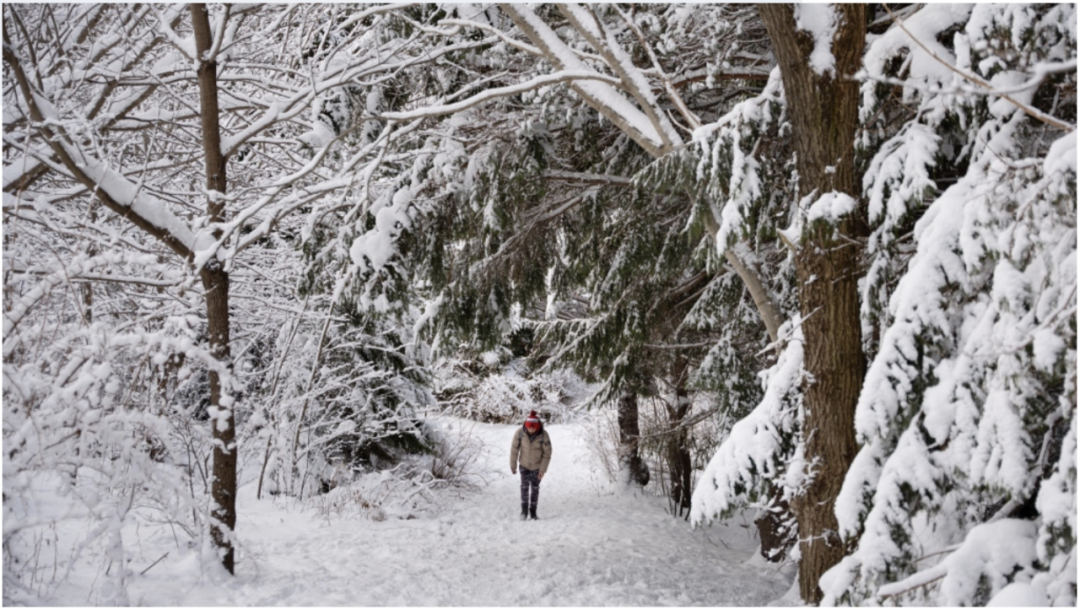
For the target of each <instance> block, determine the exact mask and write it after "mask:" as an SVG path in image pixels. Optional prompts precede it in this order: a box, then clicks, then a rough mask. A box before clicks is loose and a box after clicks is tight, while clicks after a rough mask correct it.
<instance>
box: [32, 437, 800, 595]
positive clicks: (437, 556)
mask: <svg viewBox="0 0 1080 610" xmlns="http://www.w3.org/2000/svg"><path fill="white" fill-rule="evenodd" d="M437 425H439V426H440V428H442V429H443V430H444V432H445V433H446V434H449V435H455V434H462V433H464V434H466V435H468V436H469V437H471V438H473V439H476V440H477V441H479V443H480V454H479V455H480V457H479V460H478V462H477V466H476V472H477V474H478V475H479V476H478V477H477V479H476V480H477V482H478V484H477V486H476V487H475V489H472V490H470V489H468V488H460V489H450V490H445V491H442V492H439V494H438V496H437V498H438V501H437V504H438V509H437V510H435V511H425V510H415V509H413V508H411V507H410V506H408V505H402V506H392V507H391V506H386V507H383V508H382V509H380V510H379V511H361V510H360V509H359V507H357V506H356V504H355V502H354V504H352V505H351V506H350V505H347V504H337V505H336V506H337V508H336V509H334V508H333V506H332V505H331V503H330V502H329V500H327V498H328V497H329V496H316V498H314V499H313V500H312V501H309V502H306V503H302V504H301V503H298V502H297V501H295V500H292V499H285V498H284V497H282V496H266V495H264V497H263V499H262V500H256V499H255V490H256V483H257V479H258V469H257V466H252V465H250V464H249V465H247V466H246V468H245V469H244V471H243V474H242V477H241V479H242V481H244V483H242V485H241V488H240V495H239V501H238V514H239V519H238V524H237V536H238V537H239V543H240V546H239V551H238V555H237V558H238V562H237V569H236V575H235V577H228V576H226V575H225V574H224V573H222V572H221V571H220V569H219V568H218V567H217V566H216V565H215V564H214V562H213V561H212V560H207V555H206V554H205V553H204V552H201V551H200V549H191V548H186V547H183V548H177V544H176V543H175V542H174V538H173V536H172V534H170V533H169V528H168V527H152V526H147V524H146V523H143V524H142V526H141V528H136V527H134V526H133V525H130V524H128V525H127V526H126V527H125V529H124V530H123V537H124V540H125V546H126V547H127V548H128V549H133V550H134V552H131V553H129V556H128V557H127V560H128V570H129V572H128V575H127V578H126V584H127V598H128V600H129V601H130V602H131V603H132V604H136V605H150V606H178V605H179V606H248V605H255V606H299V605H303V606H384V605H390V606H418V605H420V606H447V605H469V606H546V605H559V606H566V605H569V606H668V605H674V606H691V605H706V606H747V605H749V606H758V605H764V604H766V603H769V602H772V601H776V600H781V598H782V596H783V595H784V594H785V592H787V591H788V590H789V586H790V584H791V574H790V572H791V570H790V566H787V567H784V568H781V567H778V566H776V565H773V564H768V563H764V562H762V561H760V560H758V559H754V558H755V557H756V556H757V553H756V545H757V543H756V541H755V540H754V539H752V538H751V535H750V532H752V531H754V530H753V528H752V527H751V528H749V529H747V528H745V527H743V526H741V525H740V524H738V523H734V524H731V525H727V526H724V525H715V526H712V527H709V528H698V529H692V528H691V527H690V525H689V524H688V523H687V522H685V521H683V520H681V519H678V518H675V517H672V516H671V515H670V514H668V513H667V512H666V507H667V502H666V500H665V499H664V498H660V497H655V496H646V497H639V496H638V495H636V494H633V493H626V492H624V491H622V490H616V489H614V488H613V487H612V484H611V483H609V482H608V481H607V480H606V479H602V478H601V476H600V475H598V474H597V472H598V470H596V469H595V468H594V467H593V462H592V460H593V459H594V458H592V456H591V453H590V443H591V442H593V441H591V440H590V439H588V438H586V433H585V430H587V427H586V426H583V425H581V424H565V425H550V426H548V430H549V433H550V434H551V437H552V442H553V445H554V454H553V458H552V462H551V467H550V469H549V471H548V473H547V476H546V477H545V479H544V482H543V484H542V486H541V494H540V503H539V509H538V514H539V517H540V520H539V521H535V522H531V521H530V522H522V521H520V520H519V519H518V513H519V507H520V504H519V495H518V493H519V487H518V486H519V479H518V477H517V476H514V475H511V474H510V472H509V444H510V438H511V436H512V435H513V433H514V430H515V428H516V426H513V425H494V424H477V423H472V422H469V421H466V420H458V419H442V420H438V424H437ZM354 489H355V492H354V493H355V494H356V495H355V496H354V498H355V501H356V502H358V501H359V498H360V496H359V494H360V493H361V489H360V488H359V487H357V488H350V489H348V490H341V489H339V490H335V492H333V493H337V492H344V493H342V494H340V495H338V496H335V497H337V498H339V499H340V498H342V497H346V496H347V495H348V493H351V492H353V490H354ZM320 506H321V507H322V508H321V509H320ZM328 507H330V508H329V509H328ZM77 521H78V520H74V521H68V522H67V524H68V526H70V525H73V524H75V525H77V523H76V522H77ZM129 521H130V519H129ZM165 553H168V555H167V556H165V558H164V559H162V560H161V561H160V562H159V563H157V564H156V565H154V566H153V567H151V568H149V569H147V568H148V567H149V566H150V565H151V564H152V563H153V562H154V561H155V560H157V559H159V558H161V557H162V556H163V555H164V554H165ZM113 569H114V570H115V569H116V568H115V567H114V568H113ZM104 570H105V567H104V566H89V565H85V564H80V566H79V567H78V568H77V569H76V572H75V573H74V574H73V577H72V578H71V579H70V580H71V583H72V584H68V585H64V586H63V587H61V588H60V589H59V590H58V591H56V593H55V596H53V597H49V598H39V599H37V600H31V599H27V600H25V601H27V602H31V603H33V602H38V603H47V604H49V605H72V604H74V605H83V604H87V603H95V602H96V601H98V600H97V599H95V598H88V597H87V596H88V594H89V591H90V589H89V586H90V584H91V583H92V582H93V581H94V579H95V578H101V577H103V574H102V573H103V572H104ZM143 570H146V573H145V574H144V575H139V573H140V572H142V571H143ZM99 584H100V582H99ZM94 595H96V594H94ZM781 601H783V600H781ZM791 602H792V600H787V602H786V603H791Z"/></svg>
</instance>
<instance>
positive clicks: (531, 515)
mask: <svg viewBox="0 0 1080 610" xmlns="http://www.w3.org/2000/svg"><path fill="white" fill-rule="evenodd" d="M522 518H523V519H524V516H522ZM529 518H530V519H532V520H533V521H536V520H537V519H539V517H537V516H536V507H535V506H530V507H529Z"/></svg>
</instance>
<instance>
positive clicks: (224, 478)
mask: <svg viewBox="0 0 1080 610" xmlns="http://www.w3.org/2000/svg"><path fill="white" fill-rule="evenodd" d="M188 8H189V10H190V12H191V25H192V31H193V33H194V34H195V51H196V53H197V54H198V62H199V63H198V65H199V67H198V71H197V78H198V83H199V112H200V115H201V118H202V139H203V154H204V156H205V160H206V190H207V212H208V214H209V217H210V222H222V221H223V220H225V214H224V212H225V193H226V186H227V181H226V173H225V168H226V163H227V159H226V158H225V156H224V155H223V154H222V152H221V127H220V125H219V124H218V117H219V113H220V111H219V109H218V86H217V63H216V62H215V61H214V60H213V58H212V57H209V53H210V49H211V48H212V46H213V32H212V31H211V29H210V16H209V14H208V13H207V9H206V6H205V5H202V4H191V5H189V6H188ZM226 10H227V9H226ZM222 18H223V19H224V18H227V14H226V15H225V16H223V17H222ZM219 234H220V233H219V232H215V237H217V236H218V235H219ZM200 276H201V279H202V283H203V289H204V290H205V291H206V324H207V331H208V334H209V341H210V354H211V356H212V357H213V358H214V360H216V361H217V362H218V363H220V365H221V367H222V368H223V369H224V370H229V369H230V368H231V363H230V362H229V359H230V353H229V274H228V272H227V271H225V267H224V265H223V263H222V261H220V260H218V259H217V258H215V259H213V260H211V261H209V262H208V263H207V264H206V265H205V266H204V267H203V269H202V271H201V273H200ZM226 386H227V382H226V383H223V380H222V376H221V374H220V373H219V371H218V370H217V369H216V368H211V369H210V407H211V409H212V411H211V413H214V417H212V418H211V420H210V421H211V434H212V437H213V439H214V458H213V459H214V464H213V478H212V482H211V486H210V495H211V496H212V497H213V500H214V507H213V509H212V510H211V517H212V522H211V524H210V536H211V538H212V539H213V541H214V545H215V546H217V547H218V549H219V552H220V553H221V563H222V565H223V566H225V569H226V570H228V571H229V573H230V574H232V573H234V552H233V543H232V536H233V533H234V531H235V528H236V425H235V418H234V417H233V404H232V397H231V396H229V398H228V400H226V401H223V400H222V398H224V397H226V396H228V387H226Z"/></svg>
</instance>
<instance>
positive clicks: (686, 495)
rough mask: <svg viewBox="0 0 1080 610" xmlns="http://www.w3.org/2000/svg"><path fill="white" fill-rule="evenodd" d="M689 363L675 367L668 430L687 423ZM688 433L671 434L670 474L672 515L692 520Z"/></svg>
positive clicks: (669, 449)
mask: <svg viewBox="0 0 1080 610" xmlns="http://www.w3.org/2000/svg"><path fill="white" fill-rule="evenodd" d="M687 364H688V363H687V361H686V359H685V358H679V359H678V360H677V361H676V364H675V374H674V376H673V377H674V381H675V404H674V405H669V406H668V409H667V410H668V428H669V429H672V430H675V429H678V428H679V426H680V425H681V424H682V422H683V420H684V419H686V415H687V414H688V413H689V412H690V394H689V392H687V391H686V370H687ZM688 437H689V434H688V430H687V429H685V428H684V429H681V430H679V431H678V432H676V433H674V434H671V435H670V436H669V437H668V438H667V439H666V443H667V446H668V458H667V461H668V472H669V473H670V474H671V494H670V498H671V505H672V513H673V514H674V515H676V516H679V517H682V516H686V517H687V518H689V516H690V496H691V494H692V493H693V488H692V486H693V482H692V479H691V472H690V471H691V468H692V464H691V460H690V448H689V447H687V441H688V440H689V438H688Z"/></svg>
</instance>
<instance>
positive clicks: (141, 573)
mask: <svg viewBox="0 0 1080 610" xmlns="http://www.w3.org/2000/svg"><path fill="white" fill-rule="evenodd" d="M168 556H169V551H165V554H164V555H162V556H161V557H159V558H158V560H157V561H155V562H154V563H152V564H150V565H149V566H147V568H146V569H145V570H143V571H142V572H139V576H142V575H143V574H146V573H147V572H149V571H150V568H152V567H154V566H156V565H157V564H159V563H161V560H162V559H165V558H166V557H168Z"/></svg>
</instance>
